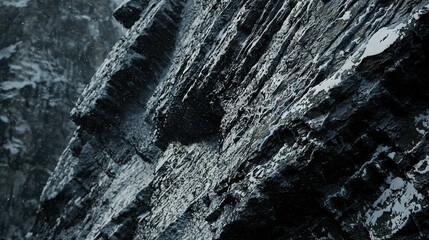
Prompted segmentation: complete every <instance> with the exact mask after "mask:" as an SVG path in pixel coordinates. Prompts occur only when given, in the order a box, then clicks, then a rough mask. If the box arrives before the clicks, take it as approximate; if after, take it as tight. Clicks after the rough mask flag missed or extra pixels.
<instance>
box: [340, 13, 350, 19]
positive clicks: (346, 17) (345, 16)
mask: <svg viewBox="0 0 429 240" xmlns="http://www.w3.org/2000/svg"><path fill="white" fill-rule="evenodd" d="M350 17H351V12H350V11H347V12H345V13H344V15H343V16H342V17H340V18H339V20H343V21H347V20H350Z"/></svg>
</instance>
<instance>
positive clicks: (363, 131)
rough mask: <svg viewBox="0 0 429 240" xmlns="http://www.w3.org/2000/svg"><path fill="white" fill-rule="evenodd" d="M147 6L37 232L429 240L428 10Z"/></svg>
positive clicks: (239, 3)
mask: <svg viewBox="0 0 429 240" xmlns="http://www.w3.org/2000/svg"><path fill="white" fill-rule="evenodd" d="M136 3H137V2H134V1H130V2H129V3H125V4H124V8H123V9H122V10H118V11H122V12H127V11H130V17H127V16H126V14H122V15H121V16H123V17H119V18H120V21H122V22H123V23H124V24H125V25H126V26H131V25H132V27H131V28H130V30H129V31H128V33H127V34H126V35H125V37H124V38H123V39H122V40H121V41H120V42H118V44H117V45H116V46H115V47H114V48H113V50H112V52H111V54H110V56H109V57H108V58H107V59H106V61H105V63H104V64H103V66H102V67H101V68H100V69H99V71H98V73H97V74H96V75H95V76H94V78H93V79H92V81H91V83H90V84H89V85H88V86H87V87H86V90H85V91H84V93H83V94H82V96H81V98H80V100H79V101H78V103H77V105H76V108H75V109H74V110H73V113H72V116H73V118H74V120H75V122H76V123H77V124H78V125H79V127H78V130H77V131H76V135H75V137H74V139H73V140H72V141H71V143H70V145H69V147H68V148H67V149H66V150H65V152H64V154H63V155H62V157H61V159H60V162H59V164H58V166H57V169H56V170H55V172H54V173H53V175H52V177H51V178H50V180H49V182H48V184H47V186H46V188H45V190H44V193H43V195H42V201H43V203H44V205H43V208H42V209H41V212H40V215H39V220H38V222H37V224H36V225H35V227H34V229H33V232H32V233H31V234H30V235H31V236H33V237H35V238H43V239H44V238H54V239H56V238H61V239H72V238H78V239H97V238H100V239H110V238H111V239H132V238H134V239H158V240H160V239H366V238H373V239H378V238H388V237H395V238H398V239H410V238H425V237H428V236H429V225H428V224H429V223H428V221H427V219H426V218H425V216H427V215H428V213H429V212H428V211H429V210H428V209H429V208H428V204H429V203H428V197H429V192H428V191H427V187H428V179H429V161H428V157H427V155H428V153H429V152H428V151H429V149H428V146H427V138H428V131H429V112H428V111H429V107H428V106H427V103H428V102H429V101H428V100H429V99H428V97H429V94H428V91H427V89H428V88H427V87H428V86H427V85H428V83H427V80H428V76H429V70H428V68H427V67H425V66H427V65H428V64H429V61H428V57H429V32H428V29H429V1H427V0H423V1H407V0H399V1H352V0H343V1H295V0H290V1H289V0H288V1H274V0H257V1H246V0H219V1H205V0H201V1H200V0H187V1H185V0H183V1H173V0H163V1H148V2H144V1H142V2H139V4H142V3H144V4H143V5H144V7H141V6H143V5H138V6H139V7H134V8H133V9H137V10H127V9H128V8H131V7H127V6H134V5H133V4H136ZM127 4H128V5H127ZM140 9H141V10H140ZM133 11H134V12H133ZM136 16H140V18H139V19H138V20H137V21H135V19H137V17H136ZM134 21H135V23H134ZM125 22H126V23H125Z"/></svg>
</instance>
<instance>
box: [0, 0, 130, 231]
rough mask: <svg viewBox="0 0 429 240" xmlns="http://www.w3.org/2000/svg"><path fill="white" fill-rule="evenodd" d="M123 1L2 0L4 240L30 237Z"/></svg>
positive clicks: (0, 225) (0, 205)
mask: <svg viewBox="0 0 429 240" xmlns="http://www.w3.org/2000/svg"><path fill="white" fill-rule="evenodd" d="M117 5H118V3H115V2H114V1H105V0H98V1H89V2H88V1H84V0H73V1H63V0H1V1H0V16H1V21H0V31H1V34H0V239H22V238H24V236H25V234H26V233H27V232H28V231H29V230H30V229H31V227H32V225H33V224H34V221H35V216H36V211H37V208H38V202H39V197H40V194H41V192H42V190H43V186H44V185H45V184H46V181H47V180H48V177H49V175H50V173H51V171H52V170H53V169H54V168H55V165H56V163H57V160H58V158H59V156H60V155H61V152H62V151H63V150H64V148H65V146H66V145H67V143H68V141H69V140H70V137H71V135H72V133H73V130H74V128H75V126H73V124H72V122H71V121H69V113H70V110H71V109H72V107H73V104H74V102H75V101H76V99H77V98H78V97H79V94H80V93H81V92H82V90H83V88H84V86H85V85H86V84H87V83H88V81H89V80H90V79H91V76H92V75H93V74H94V73H95V71H96V69H97V68H98V66H99V65H100V64H101V63H102V61H103V60H104V58H105V57H106V55H107V53H108V51H109V50H110V49H111V47H112V46H113V44H114V43H115V42H116V41H117V40H118V39H119V36H120V34H121V32H122V30H121V28H122V27H121V26H120V25H119V24H117V22H116V21H115V20H114V19H113V17H112V16H111V14H112V12H113V11H114V9H115V7H116V6H117Z"/></svg>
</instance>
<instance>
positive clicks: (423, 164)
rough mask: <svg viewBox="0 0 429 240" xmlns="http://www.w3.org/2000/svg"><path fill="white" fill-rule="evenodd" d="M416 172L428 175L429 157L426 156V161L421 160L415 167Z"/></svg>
mask: <svg viewBox="0 0 429 240" xmlns="http://www.w3.org/2000/svg"><path fill="white" fill-rule="evenodd" d="M414 170H415V171H416V173H418V174H426V173H428V172H429V156H426V158H425V159H423V160H421V161H420V162H419V163H417V165H416V166H415V168H414Z"/></svg>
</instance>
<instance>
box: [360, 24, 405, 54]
mask: <svg viewBox="0 0 429 240" xmlns="http://www.w3.org/2000/svg"><path fill="white" fill-rule="evenodd" d="M405 26H406V24H404V23H401V24H398V25H397V26H396V27H393V28H392V27H384V28H381V29H380V30H378V31H377V32H376V33H375V34H374V35H373V36H372V37H371V38H370V39H369V41H368V43H367V45H366V49H365V52H364V53H363V55H362V57H361V59H363V58H366V57H369V56H374V55H377V54H380V53H382V52H383V51H384V50H386V49H388V48H389V47H390V46H391V45H392V44H393V43H394V42H395V41H396V40H397V39H398V38H399V37H401V30H402V29H403V28H404V27H405Z"/></svg>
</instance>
